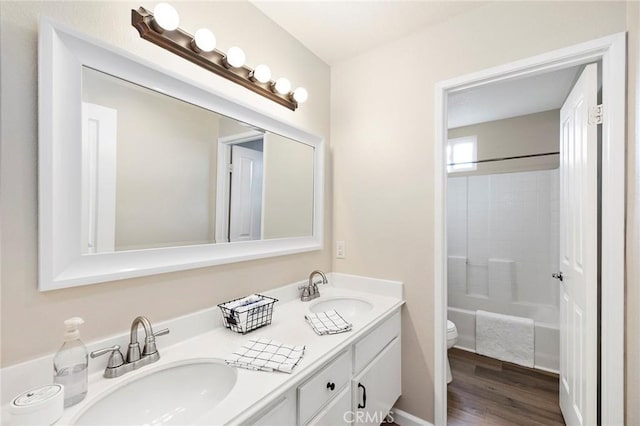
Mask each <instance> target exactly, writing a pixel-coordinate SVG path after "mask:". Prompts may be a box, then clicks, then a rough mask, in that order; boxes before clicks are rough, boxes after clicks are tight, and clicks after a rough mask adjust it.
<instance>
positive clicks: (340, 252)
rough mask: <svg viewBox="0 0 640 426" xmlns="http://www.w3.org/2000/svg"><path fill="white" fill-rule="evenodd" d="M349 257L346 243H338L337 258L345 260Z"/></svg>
mask: <svg viewBox="0 0 640 426" xmlns="http://www.w3.org/2000/svg"><path fill="white" fill-rule="evenodd" d="M345 257H347V254H346V250H345V246H344V241H336V258H337V259H344V258H345Z"/></svg>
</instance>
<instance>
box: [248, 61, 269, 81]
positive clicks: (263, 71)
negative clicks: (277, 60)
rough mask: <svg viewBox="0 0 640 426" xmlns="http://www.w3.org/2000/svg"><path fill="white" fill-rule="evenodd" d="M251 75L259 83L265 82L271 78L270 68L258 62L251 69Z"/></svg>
mask: <svg viewBox="0 0 640 426" xmlns="http://www.w3.org/2000/svg"><path fill="white" fill-rule="evenodd" d="M251 76H252V77H253V78H254V79H255V80H256V81H259V82H260V83H267V82H269V80H271V70H270V69H269V67H268V66H266V65H264V64H260V65H258V66H257V67H256V69H254V70H253V73H252V74H251Z"/></svg>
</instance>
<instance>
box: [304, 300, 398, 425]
mask: <svg viewBox="0 0 640 426" xmlns="http://www.w3.org/2000/svg"><path fill="white" fill-rule="evenodd" d="M400 355H401V349H400V311H397V312H396V313H394V314H393V315H391V317H389V318H388V319H386V320H385V321H383V322H382V324H380V325H379V326H377V327H376V328H375V329H373V330H372V331H371V332H369V333H368V334H367V335H366V336H364V337H362V338H361V339H360V340H358V341H357V342H355V343H354V344H352V345H350V346H349V348H348V349H347V350H346V351H345V352H342V353H341V354H340V355H338V356H337V357H335V358H334V359H333V360H332V361H330V362H329V363H328V364H326V365H325V366H324V367H322V368H321V369H320V370H319V371H318V372H316V373H315V374H314V375H313V376H312V377H311V378H309V379H308V380H307V381H305V382H304V383H303V384H301V385H300V386H298V423H297V424H298V425H300V426H307V425H318V426H336V425H346V424H355V425H369V424H370V425H374V424H375V425H379V424H381V423H382V422H383V420H384V419H385V417H386V416H387V414H388V413H389V411H390V410H391V408H392V407H393V405H394V404H395V402H396V400H397V399H398V398H399V397H400V393H401V384H402V383H401V356H400ZM365 399H366V401H365Z"/></svg>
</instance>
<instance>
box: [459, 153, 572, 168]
mask: <svg viewBox="0 0 640 426" xmlns="http://www.w3.org/2000/svg"><path fill="white" fill-rule="evenodd" d="M558 154H560V152H543V153H541V154H528V155H517V156H515V157H502V158H490V159H488V160H476V161H465V162H462V163H449V164H447V166H457V165H460V164H478V163H492V162H494V161H504V160H517V159H519V158H531V157H544V156H545V155H558Z"/></svg>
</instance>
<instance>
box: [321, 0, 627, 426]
mask: <svg viewBox="0 0 640 426" xmlns="http://www.w3.org/2000/svg"><path fill="white" fill-rule="evenodd" d="M577 16H579V17H580V19H576V17H577ZM625 28H626V5H625V3H615V2H601V3H600V2H496V3H490V4H488V5H485V6H482V7H479V8H476V9H473V10H471V11H470V12H468V13H466V14H464V15H459V16H457V17H455V18H453V19H451V20H449V21H447V22H444V23H442V24H440V25H437V26H434V27H432V28H429V29H425V30H424V31H421V32H418V33H415V34H413V35H411V36H409V37H406V38H403V39H401V40H398V41H396V42H392V43H389V44H386V45H383V46H380V47H379V48H377V49H375V50H373V51H371V52H369V53H366V54H363V55H360V56H357V57H355V58H352V59H350V60H348V61H345V62H343V63H341V64H338V65H336V66H334V67H332V70H331V120H332V121H331V143H332V150H333V153H334V164H335V172H334V180H335V182H336V185H335V187H334V218H335V226H334V238H335V240H344V241H345V242H346V244H347V247H348V251H347V258H346V259H344V260H335V261H334V270H336V271H338V272H348V273H354V274H365V275H370V276H374V277H381V278H391V279H398V280H402V281H404V283H405V297H406V300H407V305H406V308H405V309H404V316H403V329H402V332H403V335H402V339H403V340H402V344H403V352H402V357H403V359H402V361H403V373H402V380H403V391H402V394H403V396H402V398H401V399H400V402H399V408H401V409H404V410H406V411H408V412H410V413H412V414H414V415H417V416H420V417H422V418H425V419H427V420H430V421H433V412H434V411H433V376H434V371H433V368H434V356H433V353H434V332H433V326H432V324H433V320H434V318H433V314H434V301H433V300H434V286H433V235H434V229H433V213H434V208H436V206H434V181H433V161H434V159H433V153H434V106H433V105H434V102H433V99H434V85H435V83H436V82H438V81H441V80H446V79H449V78H453V77H456V76H459V75H463V74H466V73H471V72H474V71H478V70H481V69H484V68H487V67H491V66H497V65H500V64H504V63H507V62H511V61H514V60H518V59H522V58H526V57H529V56H532V55H536V54H540V53H543V52H547V51H550V50H553V49H557V48H561V47H565V46H569V45H572V44H576V43H579V42H582V41H586V40H590V39H594V38H597V37H600V36H604V35H607V34H611V33H614V32H620V31H624V30H625Z"/></svg>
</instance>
